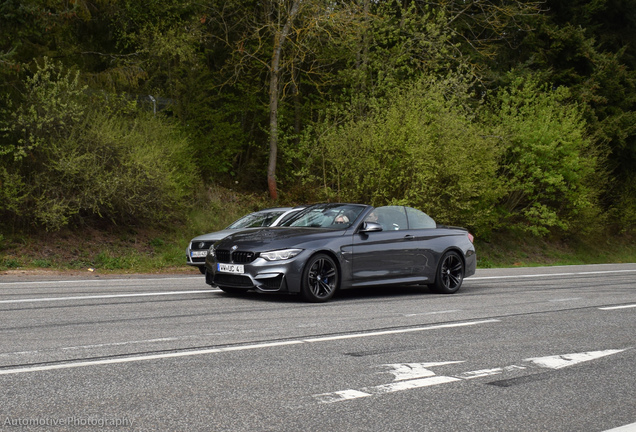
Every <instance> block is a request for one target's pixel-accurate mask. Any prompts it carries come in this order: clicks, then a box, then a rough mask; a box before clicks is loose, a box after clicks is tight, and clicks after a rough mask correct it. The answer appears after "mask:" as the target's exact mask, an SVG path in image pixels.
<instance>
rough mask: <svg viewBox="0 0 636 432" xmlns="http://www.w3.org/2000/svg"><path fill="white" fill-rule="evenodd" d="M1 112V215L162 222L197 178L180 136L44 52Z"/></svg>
mask: <svg viewBox="0 0 636 432" xmlns="http://www.w3.org/2000/svg"><path fill="white" fill-rule="evenodd" d="M22 94H23V97H22V100H21V104H20V105H18V106H15V107H11V109H10V110H4V111H3V112H2V115H1V117H0V125H1V133H2V143H1V144H0V183H1V186H2V187H1V191H2V192H0V198H1V199H2V200H1V201H0V214H1V215H2V220H3V222H4V223H12V224H14V225H16V226H18V227H24V226H28V225H34V226H42V227H45V228H46V229H48V230H57V229H60V228H61V227H63V226H66V225H69V224H77V223H79V222H81V221H86V220H97V219H107V220H109V221H111V222H113V223H117V224H121V223H131V222H140V221H152V222H158V221H162V220H166V218H169V217H171V216H176V215H177V214H179V213H180V212H183V211H184V210H185V208H186V205H187V202H188V199H189V197H190V196H192V193H193V190H194V189H195V188H196V184H197V182H198V181H199V180H198V178H197V175H196V171H195V169H194V164H193V163H192V161H191V158H190V154H189V150H188V143H187V140H186V139H185V137H184V136H183V135H181V134H180V133H179V132H178V130H177V129H176V128H175V127H174V126H172V125H171V123H170V122H169V121H168V120H167V119H165V118H162V117H155V116H153V115H152V113H144V112H139V111H137V110H136V109H135V104H134V102H126V99H125V98H121V97H115V96H111V97H109V98H104V97H102V96H99V98H98V99H100V100H98V101H96V100H95V99H96V97H89V96H88V95H87V94H86V92H85V89H84V88H83V87H82V86H81V85H80V84H79V77H78V74H77V73H71V72H64V71H63V68H62V67H61V66H60V65H59V64H54V63H51V62H49V61H45V62H44V64H43V65H41V66H38V68H37V70H36V71H35V72H34V73H33V75H32V76H31V77H29V78H28V79H27V80H26V81H25V85H24V89H23V92H22Z"/></svg>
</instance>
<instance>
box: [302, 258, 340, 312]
mask: <svg viewBox="0 0 636 432" xmlns="http://www.w3.org/2000/svg"><path fill="white" fill-rule="evenodd" d="M339 284H340V274H339V273H338V266H337V265H336V262H335V261H334V260H333V259H332V258H331V257H330V256H329V255H325V254H317V255H314V256H313V257H311V258H310V259H309V261H307V264H306V265H305V269H304V271H303V279H302V287H301V292H302V295H303V297H304V298H305V300H307V301H310V302H313V303H321V302H326V301H328V300H329V299H331V298H332V297H333V295H334V294H335V293H336V290H337V289H338V285H339Z"/></svg>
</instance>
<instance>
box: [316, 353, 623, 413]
mask: <svg viewBox="0 0 636 432" xmlns="http://www.w3.org/2000/svg"><path fill="white" fill-rule="evenodd" d="M625 350H626V349H615V350H605V351H589V352H583V353H573V354H563V355H556V356H547V357H532V358H527V359H525V360H524V361H526V362H530V363H533V364H534V365H535V367H542V368H548V369H561V368H564V367H568V366H574V365H577V364H579V363H583V362H588V361H591V360H595V359H598V358H601V357H606V356H609V355H612V354H617V353H620V352H623V351H625ZM456 363H463V361H448V362H431V363H394V364H385V365H382V366H384V367H389V368H392V369H393V370H390V371H388V372H389V373H391V374H393V377H394V379H393V381H394V382H392V383H389V384H382V385H378V386H374V387H365V388H362V389H361V390H353V389H349V390H341V391H337V392H332V393H322V394H317V395H314V398H316V399H318V400H319V401H320V402H323V403H334V402H340V401H343V400H351V399H358V398H362V397H369V396H374V395H381V394H385V393H392V392H397V391H402V390H411V389H415V388H422V387H430V386H435V385H439V384H446V383H450V382H456V381H464V380H470V379H474V378H482V377H487V376H492V375H498V374H502V373H504V372H516V371H523V370H525V369H528V368H529V367H530V368H531V367H532V366H517V365H510V366H506V367H503V368H502V367H498V368H493V369H481V370H476V371H470V372H464V373H461V374H458V375H453V376H437V375H435V373H434V372H433V371H431V370H429V369H428V368H430V367H434V366H443V365H448V364H456Z"/></svg>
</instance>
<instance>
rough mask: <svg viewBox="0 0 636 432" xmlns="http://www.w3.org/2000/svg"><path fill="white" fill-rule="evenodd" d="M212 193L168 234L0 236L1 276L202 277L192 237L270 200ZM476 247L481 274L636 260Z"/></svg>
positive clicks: (602, 251)
mask: <svg viewBox="0 0 636 432" xmlns="http://www.w3.org/2000/svg"><path fill="white" fill-rule="evenodd" d="M208 195H209V196H208V197H207V199H206V200H205V202H206V205H203V206H200V207H199V208H198V209H195V210H193V211H192V212H191V213H190V214H189V215H188V217H187V218H186V220H184V221H179V222H175V223H173V224H171V225H169V226H165V227H162V228H158V227H150V228H149V227H109V228H108V229H107V230H103V229H102V230H98V229H95V228H82V229H76V230H64V231H60V232H56V233H40V234H37V233H36V234H29V235H26V234H18V235H8V234H6V233H5V234H3V235H0V271H6V270H16V269H21V270H24V269H26V270H29V269H31V270H35V269H45V270H48V271H52V270H63V271H64V270H68V271H95V272H101V273H161V272H163V273H168V272H191V273H193V274H194V273H198V270H197V269H196V268H192V267H190V266H187V265H186V264H185V262H186V258H185V249H186V247H187V245H188V243H189V242H190V240H191V239H192V238H193V237H195V236H197V235H200V234H203V233H207V232H212V231H217V230H220V229H223V228H225V227H226V226H227V225H229V224H230V223H231V222H232V221H234V220H236V219H238V218H239V217H241V216H243V215H244V214H246V213H248V212H250V211H255V210H258V209H260V208H265V207H267V206H268V202H267V201H266V200H264V199H260V200H259V199H254V198H253V197H247V198H246V197H238V196H234V195H232V194H231V192H228V191H225V192H222V193H221V192H218V191H211V192H210V191H208ZM43 238H46V241H45V242H43V241H42V239H43ZM475 246H476V249H477V257H478V264H477V266H478V268H497V267H533V266H553V265H571V264H601V263H626V262H636V239H635V238H634V237H629V236H616V237H603V238H594V239H592V238H588V239H582V238H577V239H569V240H563V239H554V238H552V239H546V238H536V237H530V236H528V235H520V234H514V233H495V234H493V235H492V236H491V237H490V238H489V239H488V241H486V240H484V239H479V238H478V239H477V240H476V241H475ZM89 269H90V270H89Z"/></svg>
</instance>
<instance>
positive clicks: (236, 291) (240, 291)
mask: <svg viewBox="0 0 636 432" xmlns="http://www.w3.org/2000/svg"><path fill="white" fill-rule="evenodd" d="M218 288H219V289H220V290H221V291H223V292H224V293H226V294H230V295H241V294H245V293H246V292H247V290H246V289H245V288H232V287H226V286H220V287H218Z"/></svg>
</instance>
